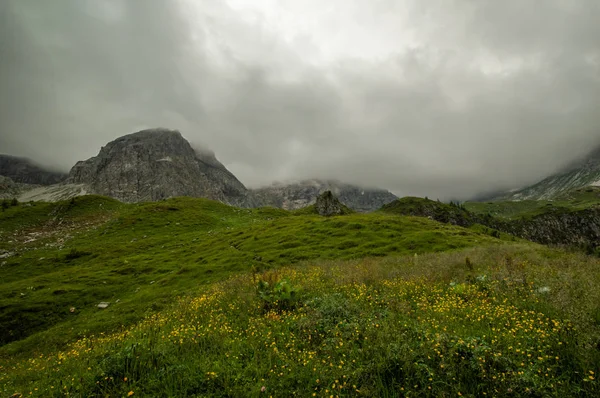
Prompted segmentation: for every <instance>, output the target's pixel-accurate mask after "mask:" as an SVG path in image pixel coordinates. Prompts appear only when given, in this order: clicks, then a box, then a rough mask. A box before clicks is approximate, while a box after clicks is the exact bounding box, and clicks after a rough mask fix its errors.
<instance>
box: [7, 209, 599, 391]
mask: <svg viewBox="0 0 600 398" xmlns="http://www.w3.org/2000/svg"><path fill="white" fill-rule="evenodd" d="M0 234H1V235H0V236H1V237H2V239H0V254H1V253H2V251H8V252H9V253H11V254H14V255H11V256H9V257H7V258H4V259H0V264H1V267H2V272H3V277H2V279H1V280H0V287H1V289H0V334H1V339H2V340H1V341H0V344H1V346H0V395H8V396H10V395H12V394H15V393H19V394H23V395H26V396H29V395H30V393H31V395H32V396H43V397H46V396H64V395H68V396H128V395H130V394H131V395H134V396H292V395H296V396H313V394H314V395H315V396H331V395H333V396H336V395H337V396H458V395H459V393H460V394H461V395H463V396H482V395H484V394H483V393H486V394H488V395H492V396H515V395H516V396H518V395H526V394H527V395H532V396H574V395H578V396H586V395H587V396H595V395H597V394H598V393H600V391H599V389H598V385H597V382H596V380H595V377H596V374H597V372H598V371H599V370H600V369H598V364H599V363H600V356H599V353H600V350H599V349H598V348H599V347H600V304H599V303H600V277H598V275H600V273H599V272H598V271H600V263H599V261H598V260H597V259H593V258H589V257H585V256H582V255H579V254H572V253H566V252H563V251H559V250H554V249H549V248H545V247H542V246H539V245H534V244H528V243H524V242H523V241H517V242H514V241H513V238H512V237H510V236H507V235H504V234H502V235H500V236H499V238H494V237H491V236H489V234H488V231H484V230H483V229H482V230H478V229H477V226H475V227H473V228H470V229H466V228H461V227H455V226H450V225H446V224H441V223H438V222H435V221H431V220H428V219H426V218H417V217H410V216H402V215H397V214H388V213H383V212H378V213H371V214H350V215H345V216H339V217H330V218H324V217H319V216H316V215H314V214H312V212H310V211H307V212H305V213H303V212H287V211H283V210H278V209H272V208H263V209H253V210H242V209H236V208H233V207H229V206H226V205H223V204H220V203H217V202H213V201H209V200H204V199H191V198H177V199H170V200H167V201H162V202H156V203H145V204H133V205H126V204H121V203H119V202H116V201H112V200H110V199H106V198H102V197H84V198H78V199H77V200H76V201H75V202H74V203H72V202H68V201H67V202H61V203H56V204H34V205H31V206H26V205H23V204H21V205H20V206H17V207H12V208H9V209H7V210H6V211H5V212H3V213H0ZM467 257H468V261H467V260H466V258H467ZM257 286H258V287H259V290H257ZM271 288H272V289H273V290H269V289H271ZM278 295H279V296H278ZM278 297H279V300H278V301H277V298H278ZM100 302H109V303H110V305H109V306H108V308H105V309H100V308H98V307H97V304H98V303H100ZM262 387H265V391H264V392H261V388H262ZM131 395H130V396H131Z"/></svg>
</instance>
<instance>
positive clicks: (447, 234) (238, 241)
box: [0, 197, 502, 355]
mask: <svg viewBox="0 0 600 398" xmlns="http://www.w3.org/2000/svg"><path fill="white" fill-rule="evenodd" d="M101 204H102V206H100V205H101ZM38 206H39V207H40V208H39V209H38ZM111 206H112V207H111ZM109 207H110V212H109V211H108V210H107V208H109ZM40 209H41V210H40ZM56 209H60V211H57V210H56ZM29 211H33V215H32V214H30V213H29ZM11 212H12V213H6V214H3V215H1V216H0V222H2V223H1V224H0V225H1V226H2V230H3V231H4V232H3V233H11V234H12V233H15V232H17V233H18V234H20V233H21V232H20V231H21V229H23V228H24V229H26V230H27V231H32V230H35V229H36V228H39V229H43V228H45V225H46V223H47V222H48V221H52V222H54V223H57V222H61V221H62V222H63V223H65V222H66V220H70V221H71V222H72V224H70V225H72V227H71V228H72V230H71V232H70V234H71V235H72V237H71V238H68V239H66V240H64V241H63V242H62V243H58V239H61V238H60V237H58V236H55V235H51V236H49V237H47V238H43V237H39V239H38V240H37V241H35V242H30V243H24V242H23V241H22V240H15V241H13V243H11V244H10V245H9V246H8V250H14V251H17V252H18V256H14V257H10V258H9V259H7V260H6V262H7V263H6V264H5V265H4V266H3V271H4V274H3V278H2V280H1V281H0V287H1V290H0V303H1V304H0V325H2V328H1V329H0V330H2V336H1V337H2V342H3V343H4V344H5V345H4V346H3V347H0V355H12V354H15V353H19V352H22V353H27V352H29V351H31V350H34V349H39V348H40V347H47V349H53V347H60V346H61V345H63V344H64V343H65V342H68V341H71V340H73V339H76V338H78V337H80V336H82V335H84V334H88V333H98V332H100V331H107V330H112V329H115V328H120V327H122V325H128V324H131V323H132V322H135V321H136V320H139V319H141V318H142V317H143V316H145V315H146V314H148V313H153V312H156V311H158V310H160V309H162V308H165V306H169V305H171V304H172V303H173V297H174V296H175V295H182V294H186V293H188V292H190V291H195V289H196V288H197V286H198V285H199V284H207V283H211V282H214V281H218V280H222V279H224V278H226V277H228V276H229V275H231V274H232V273H235V272H240V271H245V270H249V269H250V268H251V267H253V266H254V267H259V268H261V267H262V268H270V267H277V266H282V265H288V264H293V263H298V262H303V261H312V260H317V259H356V258H363V257H377V256H387V255H397V256H400V255H405V254H415V253H424V252H431V251H445V250H453V249H460V248H464V247H472V246H477V245H487V244H498V243H502V242H501V241H500V240H498V239H494V238H492V237H490V236H485V235H483V234H479V233H477V232H474V231H469V230H466V229H463V228H459V227H453V226H448V225H443V224H440V223H437V222H434V221H430V220H427V219H423V218H416V217H400V216H395V215H386V214H353V215H348V216H343V217H332V218H322V217H318V216H315V215H296V216H292V215H291V213H289V212H287V211H284V210H279V209H272V208H264V209H252V210H246V209H236V208H233V207H230V206H226V205H223V204H221V203H218V202H213V201H209V200H204V199H191V198H177V199H170V200H167V201H163V202H156V203H144V204H133V205H126V204H120V203H118V202H116V203H115V202H114V201H111V200H108V202H107V199H105V198H101V197H84V198H78V199H77V200H76V201H75V202H74V203H73V204H72V203H70V202H62V203H58V204H43V205H36V206H33V207H21V208H19V209H13V210H11ZM99 212H100V213H102V214H103V215H104V216H105V215H106V214H108V215H109V218H108V220H107V219H104V218H103V219H102V222H101V223H99V224H95V225H93V227H89V226H87V224H84V225H83V226H81V225H79V226H78V224H77V222H80V221H82V220H86V219H93V218H94V217H96V216H97V214H99ZM53 213H54V214H58V215H59V216H51V214H53ZM18 219H21V220H23V221H22V224H19V223H18V221H17V220H18ZM5 220H8V221H9V222H7V223H4V221H5ZM7 227H8V228H7ZM11 228H12V229H11ZM19 228H21V229H19ZM50 229H52V228H50ZM26 236H27V235H26ZM47 243H48V244H49V245H50V246H46V244H47ZM36 245H37V246H36ZM101 301H107V302H111V305H110V307H109V308H108V309H105V310H99V309H98V308H96V304H98V303H99V302H101ZM71 307H74V308H75V311H74V312H70V308H71ZM7 343H10V344H7ZM42 343H43V344H42Z"/></svg>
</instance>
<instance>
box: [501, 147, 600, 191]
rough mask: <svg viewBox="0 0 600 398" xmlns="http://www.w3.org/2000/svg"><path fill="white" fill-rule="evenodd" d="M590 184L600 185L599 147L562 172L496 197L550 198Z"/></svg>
mask: <svg viewBox="0 0 600 398" xmlns="http://www.w3.org/2000/svg"><path fill="white" fill-rule="evenodd" d="M590 185H591V186H600V148H598V149H596V150H594V151H593V152H591V153H590V154H589V155H588V156H587V157H585V158H584V159H582V160H580V161H578V162H575V163H574V164H572V165H571V166H569V167H567V168H565V169H564V170H563V171H562V172H559V173H557V174H555V175H552V176H549V177H547V178H545V179H543V180H542V181H540V182H538V183H536V184H534V185H531V186H529V187H526V188H523V189H520V190H517V191H513V192H509V193H507V194H505V195H501V196H499V197H497V198H496V199H502V200H552V199H555V198H556V197H558V196H560V195H563V194H565V193H567V192H569V191H572V190H573V189H576V188H582V187H586V186H590Z"/></svg>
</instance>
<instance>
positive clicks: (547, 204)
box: [464, 187, 600, 219]
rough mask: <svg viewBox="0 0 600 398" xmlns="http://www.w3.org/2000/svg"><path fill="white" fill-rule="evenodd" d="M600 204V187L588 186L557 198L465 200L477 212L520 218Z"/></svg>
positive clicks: (466, 204)
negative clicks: (496, 200)
mask: <svg viewBox="0 0 600 398" xmlns="http://www.w3.org/2000/svg"><path fill="white" fill-rule="evenodd" d="M598 205H600V187H586V188H580V189H575V190H573V191H571V192H568V193H565V194H563V195H561V196H559V197H558V198H556V200H521V201H499V202H465V203H464V207H465V208H466V209H467V210H469V211H470V212H473V213H475V214H488V213H489V214H490V215H492V216H494V217H501V218H508V219H519V218H523V217H533V216H536V215H540V214H544V213H546V212H548V211H556V209H564V210H584V209H587V208H589V207H593V206H598Z"/></svg>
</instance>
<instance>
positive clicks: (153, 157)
mask: <svg viewBox="0 0 600 398" xmlns="http://www.w3.org/2000/svg"><path fill="white" fill-rule="evenodd" d="M67 181H68V183H70V184H81V185H84V186H87V187H89V192H88V193H95V194H99V195H105V196H110V197H113V198H115V199H118V200H120V201H122V202H141V201H156V200H161V199H165V198H169V197H175V196H192V197H205V198H208V199H213V200H218V201H221V202H223V203H227V204H232V205H243V204H245V202H246V196H247V190H246V188H245V187H244V185H243V184H242V183H241V182H240V181H238V179H237V178H236V177H235V176H234V175H233V174H232V173H231V172H229V170H227V169H226V168H225V166H223V165H222V164H221V163H220V162H219V161H218V160H217V159H216V157H215V156H214V154H213V153H212V152H209V151H202V152H201V151H195V150H194V149H193V148H192V147H191V146H190V144H189V142H188V141H186V140H185V139H184V138H183V137H182V136H181V134H180V133H179V131H176V130H168V129H150V130H143V131H140V132H137V133H133V134H129V135H126V136H123V137H120V138H117V139H116V140H114V141H112V142H109V143H108V144H107V145H106V146H104V147H102V149H101V150H100V153H99V154H98V156H95V157H93V158H91V159H88V160H86V161H82V162H78V163H77V164H76V165H75V166H73V168H72V169H71V172H70V173H69V178H68V180H67Z"/></svg>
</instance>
